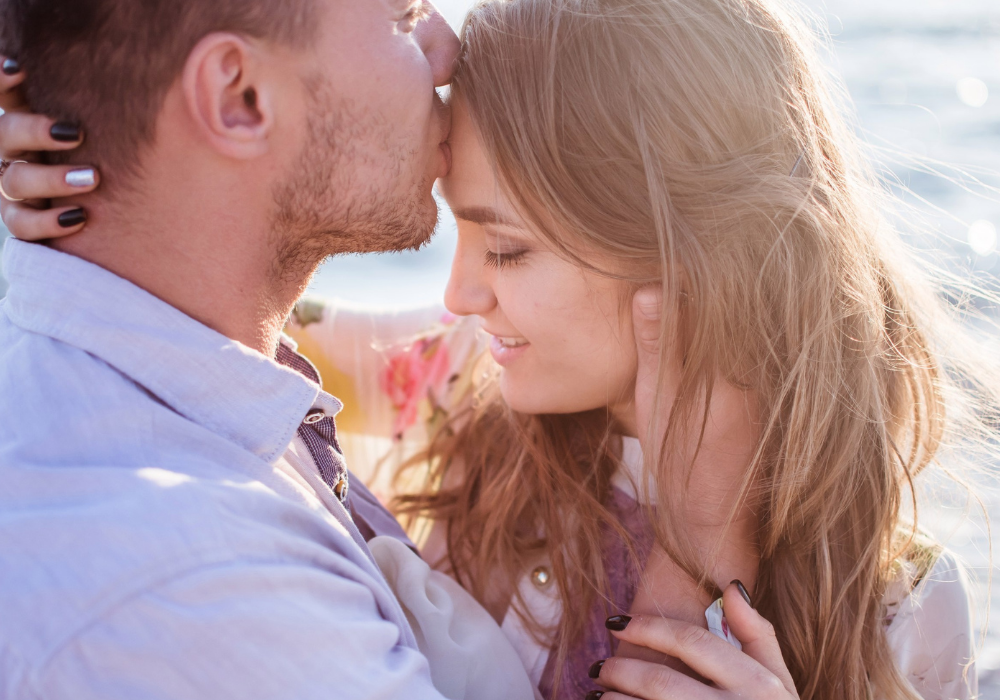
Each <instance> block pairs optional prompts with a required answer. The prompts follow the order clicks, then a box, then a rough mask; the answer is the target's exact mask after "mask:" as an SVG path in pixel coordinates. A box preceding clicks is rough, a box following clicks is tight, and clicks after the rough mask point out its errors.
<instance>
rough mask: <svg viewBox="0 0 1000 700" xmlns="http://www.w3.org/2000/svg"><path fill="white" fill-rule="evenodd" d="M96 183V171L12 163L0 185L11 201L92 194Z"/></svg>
mask: <svg viewBox="0 0 1000 700" xmlns="http://www.w3.org/2000/svg"><path fill="white" fill-rule="evenodd" d="M99 182H100V176H99V175H98V173H97V170H95V169H94V168H90V167H86V166H82V167H81V166H79V165H36V164H34V163H14V164H12V165H11V166H10V167H9V168H8V169H7V172H6V173H5V174H4V175H3V179H2V180H0V185H3V189H4V192H6V193H7V195H8V196H10V197H12V198H14V199H56V198H58V197H73V196H75V195H80V194H85V193H87V192H91V191H93V190H94V189H95V188H96V187H97V185H98V184H99Z"/></svg>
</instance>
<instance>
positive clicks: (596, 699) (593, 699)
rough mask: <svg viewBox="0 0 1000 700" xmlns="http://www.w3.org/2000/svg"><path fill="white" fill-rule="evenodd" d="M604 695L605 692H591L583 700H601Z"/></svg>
mask: <svg viewBox="0 0 1000 700" xmlns="http://www.w3.org/2000/svg"><path fill="white" fill-rule="evenodd" d="M602 695H604V691H603V690H591V691H590V692H589V693H587V694H586V695H584V696H583V700H600V697H601V696H602Z"/></svg>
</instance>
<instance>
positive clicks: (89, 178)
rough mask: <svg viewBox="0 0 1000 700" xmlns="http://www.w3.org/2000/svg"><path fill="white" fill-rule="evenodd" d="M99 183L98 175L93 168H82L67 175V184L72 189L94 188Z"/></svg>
mask: <svg viewBox="0 0 1000 700" xmlns="http://www.w3.org/2000/svg"><path fill="white" fill-rule="evenodd" d="M96 182H97V173H96V172H95V171H94V169H93V168H80V169H79V170H70V171H69V172H68V173H66V184H67V185H69V186H70V187H93V186H94V183H96Z"/></svg>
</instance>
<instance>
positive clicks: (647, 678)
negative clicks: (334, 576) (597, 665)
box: [596, 656, 723, 700]
mask: <svg viewBox="0 0 1000 700" xmlns="http://www.w3.org/2000/svg"><path fill="white" fill-rule="evenodd" d="M596 680H597V682H598V683H600V684H601V685H602V686H604V687H605V688H608V689H609V691H614V692H608V693H605V694H604V695H603V696H602V700H603V698H607V699H608V700H613V699H614V698H615V697H616V696H617V695H618V694H619V693H620V694H622V695H626V696H630V697H635V698H641V699H642V700H720V699H721V698H722V697H723V696H722V695H720V694H719V692H718V691H717V690H716V689H714V688H712V687H711V686H707V685H705V684H704V683H702V682H701V681H697V680H695V679H694V678H691V677H690V676H685V675H684V674H683V673H681V672H680V671H675V670H674V669H672V668H668V667H667V666H664V665H662V664H657V663H653V662H651V661H640V660H639V659H626V658H624V657H620V656H614V657H612V658H610V659H608V660H607V661H605V662H604V665H603V666H601V673H600V676H598V678H597V679H596Z"/></svg>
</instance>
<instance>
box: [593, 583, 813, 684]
mask: <svg viewBox="0 0 1000 700" xmlns="http://www.w3.org/2000/svg"><path fill="white" fill-rule="evenodd" d="M723 601H724V602H723V604H724V606H725V610H726V621H727V622H728V623H729V627H730V629H731V630H732V632H733V634H735V635H736V638H737V639H739V640H740V643H741V644H742V645H743V651H739V650H738V649H737V648H736V647H734V646H732V645H731V644H729V642H727V641H725V640H723V639H720V638H719V637H716V636H715V635H714V634H712V633H711V632H709V631H708V630H706V629H704V628H702V627H698V626H696V625H692V624H690V623H687V622H680V621H678V620H670V619H667V618H662V617H656V616H651V615H641V616H636V617H634V618H627V617H625V616H616V617H614V618H609V621H608V628H609V629H611V631H612V634H614V635H615V636H616V637H617V638H618V639H620V640H622V641H626V642H630V643H631V644H634V645H636V646H641V647H646V648H648V649H652V650H654V651H657V652H660V653H663V654H666V655H668V656H672V657H675V658H677V659H680V660H681V661H683V662H684V663H685V664H687V665H688V666H689V667H690V668H691V669H692V670H694V671H695V672H696V673H698V674H699V675H701V676H702V677H703V678H704V679H705V680H698V679H695V678H692V677H691V676H688V675H685V674H684V673H682V672H680V671H676V670H674V669H672V668H668V667H667V666H663V665H662V664H657V663H651V662H649V661H640V660H638V659H626V658H621V657H613V658H610V659H607V660H606V661H604V663H603V664H601V663H600V662H598V663H597V664H595V665H594V667H593V668H592V669H591V670H592V675H593V673H594V672H595V671H599V675H597V677H596V682H597V683H598V684H600V685H602V686H604V687H605V688H607V691H606V692H602V691H595V692H593V693H590V694H589V695H588V696H587V700H596V698H602V700H622V699H624V698H641V700H728V699H732V700H735V699H736V698H740V700H798V697H799V695H798V693H797V692H796V690H795V683H794V682H793V681H792V677H791V674H789V672H788V668H787V667H786V666H785V661H784V659H783V658H782V656H781V649H780V648H779V647H778V640H777V638H776V637H775V636H774V628H773V627H771V624H770V623H769V622H768V621H767V620H765V619H764V618H763V617H761V616H760V615H759V614H758V613H757V611H756V610H754V609H753V608H752V607H750V605H749V604H748V603H747V602H746V600H745V599H744V598H743V596H742V595H741V594H740V592H739V589H738V587H737V586H736V585H735V583H734V584H731V585H730V586H729V587H727V588H726V590H725V593H724V594H723Z"/></svg>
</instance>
